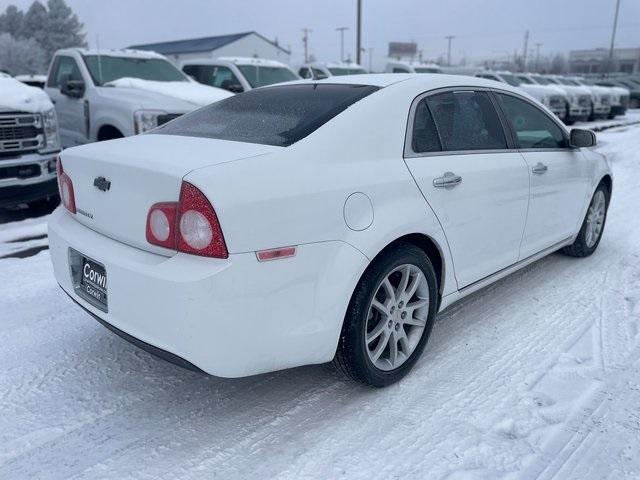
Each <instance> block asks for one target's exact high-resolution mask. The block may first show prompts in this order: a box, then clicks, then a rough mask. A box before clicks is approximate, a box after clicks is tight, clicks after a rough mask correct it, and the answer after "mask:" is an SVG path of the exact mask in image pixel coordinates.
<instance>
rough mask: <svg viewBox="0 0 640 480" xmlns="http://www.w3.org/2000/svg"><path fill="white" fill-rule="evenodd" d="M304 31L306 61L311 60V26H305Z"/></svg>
mask: <svg viewBox="0 0 640 480" xmlns="http://www.w3.org/2000/svg"><path fill="white" fill-rule="evenodd" d="M302 33H304V35H303V37H302V43H303V44H304V63H307V62H309V33H311V29H310V28H306V27H305V28H303V29H302Z"/></svg>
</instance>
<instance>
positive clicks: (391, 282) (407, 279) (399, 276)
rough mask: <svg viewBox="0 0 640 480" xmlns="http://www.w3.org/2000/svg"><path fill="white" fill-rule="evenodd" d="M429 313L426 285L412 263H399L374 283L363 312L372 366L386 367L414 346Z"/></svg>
mask: <svg viewBox="0 0 640 480" xmlns="http://www.w3.org/2000/svg"><path fill="white" fill-rule="evenodd" d="M428 315H429V285H428V283H427V279H426V277H425V275H424V274H423V273H422V270H421V269H420V268H418V267H417V266H415V265H411V264H404V265H400V266H398V267H396V268H394V269H393V270H391V272H389V273H388V274H387V275H386V276H385V278H384V279H383V280H382V282H381V283H380V284H379V285H378V288H377V289H376V292H375V295H374V296H373V299H372V300H371V303H370V305H369V309H368V312H367V322H366V326H365V328H366V334H365V343H366V350H367V355H368V356H369V360H370V361H371V362H372V363H373V365H375V367H376V368H379V369H380V370H384V371H390V370H394V369H396V368H398V367H399V366H401V365H402V364H403V363H404V362H406V361H407V360H408V359H409V357H410V356H411V354H412V353H413V351H414V350H415V349H416V347H417V346H418V343H419V342H420V339H421V337H422V334H423V332H424V329H425V327H426V325H427V318H428Z"/></svg>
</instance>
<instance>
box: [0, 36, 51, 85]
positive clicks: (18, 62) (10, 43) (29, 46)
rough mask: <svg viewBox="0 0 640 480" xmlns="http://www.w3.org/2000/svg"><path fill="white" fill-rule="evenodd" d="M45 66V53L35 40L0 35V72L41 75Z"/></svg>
mask: <svg viewBox="0 0 640 480" xmlns="http://www.w3.org/2000/svg"><path fill="white" fill-rule="evenodd" d="M46 65H47V63H46V60H45V52H44V50H43V49H42V48H41V47H40V45H38V43H37V42H36V41H35V40H33V39H26V40H24V39H23V40H16V39H15V38H13V37H12V36H11V35H9V34H8V33H3V34H0V70H4V71H6V72H8V73H9V74H10V75H20V74H27V73H43V72H45V70H46Z"/></svg>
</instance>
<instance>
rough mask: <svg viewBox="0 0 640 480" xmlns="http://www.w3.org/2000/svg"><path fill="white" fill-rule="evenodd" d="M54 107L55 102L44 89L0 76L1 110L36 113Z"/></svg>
mask: <svg viewBox="0 0 640 480" xmlns="http://www.w3.org/2000/svg"><path fill="white" fill-rule="evenodd" d="M52 108H53V104H52V103H51V100H49V96H48V95H47V94H46V93H45V92H44V91H43V90H41V89H39V88H36V87H30V86H28V85H25V84H24V83H22V82H19V81H18V80H15V79H13V78H11V77H2V76H0V110H15V111H20V112H31V113H35V112H42V111H45V110H50V109H52Z"/></svg>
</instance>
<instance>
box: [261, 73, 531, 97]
mask: <svg viewBox="0 0 640 480" xmlns="http://www.w3.org/2000/svg"><path fill="white" fill-rule="evenodd" d="M300 83H338V84H339V83H346V84H352V85H373V86H376V87H381V88H384V87H388V86H390V85H394V84H397V83H406V84H407V85H415V84H419V85H420V86H421V87H422V88H424V90H425V91H427V90H433V89H436V88H447V87H474V86H476V87H492V88H496V87H499V88H500V89H502V90H510V91H513V92H517V93H521V91H520V90H519V89H518V88H515V87H511V86H509V85H507V84H505V83H501V82H496V81H494V80H487V79H484V78H478V77H471V76H467V75H447V74H442V73H370V74H365V75H344V76H341V77H330V78H325V79H322V80H310V79H309V80H296V81H294V82H287V84H300ZM278 85H285V84H283V83H280V84H278ZM278 85H273V86H278ZM263 88H269V87H263Z"/></svg>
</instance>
